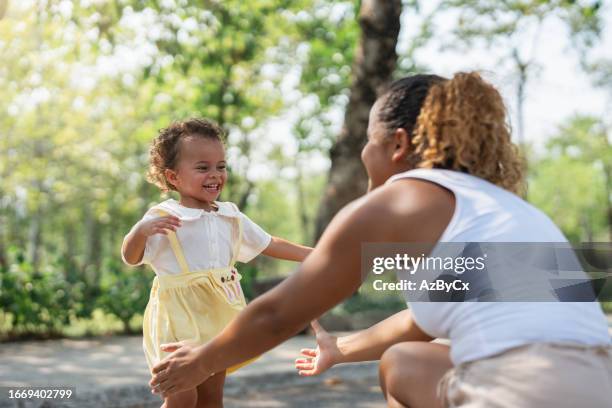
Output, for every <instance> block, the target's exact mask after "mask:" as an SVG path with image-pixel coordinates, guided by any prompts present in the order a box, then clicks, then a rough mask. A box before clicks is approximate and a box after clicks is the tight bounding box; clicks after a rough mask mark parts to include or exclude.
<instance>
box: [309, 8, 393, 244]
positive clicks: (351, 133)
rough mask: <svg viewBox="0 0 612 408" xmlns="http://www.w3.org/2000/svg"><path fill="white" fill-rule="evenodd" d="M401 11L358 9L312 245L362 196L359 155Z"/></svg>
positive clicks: (386, 74)
mask: <svg viewBox="0 0 612 408" xmlns="http://www.w3.org/2000/svg"><path fill="white" fill-rule="evenodd" d="M401 11H402V4H401V1H400V0H363V1H362V3H361V10H360V12H359V25H360V27H361V38H360V40H359V44H358V46H357V49H356V52H355V60H354V61H353V68H352V74H353V83H352V85H351V89H350V98H349V103H348V106H347V109H346V114H345V117H344V124H343V127H342V131H341V133H340V135H339V136H338V139H337V140H336V142H335V144H334V146H333V147H332V148H331V151H330V157H331V169H330V170H329V175H328V182H327V187H326V188H325V191H324V193H323V198H322V200H321V203H320V205H319V211H318V214H317V220H316V225H315V237H314V238H315V242H316V241H317V240H318V239H319V238H320V236H321V234H322V233H323V231H324V230H325V228H326V227H327V224H329V222H330V221H331V219H332V218H333V217H334V215H336V213H337V212H338V211H339V210H340V209H341V208H342V207H344V206H345V205H346V204H348V203H349V202H350V201H352V200H354V199H356V198H358V197H359V196H361V195H363V194H364V193H365V191H366V188H367V175H366V172H365V169H364V167H363V165H362V163H361V149H362V148H363V146H364V145H365V143H366V140H367V136H366V129H367V126H368V116H369V112H370V108H371V107H372V105H373V104H374V102H375V101H376V97H377V94H378V93H379V92H380V91H381V90H382V87H383V85H385V84H387V83H388V82H389V81H390V80H391V75H392V74H393V71H394V70H395V66H396V63H397V53H396V52H395V47H396V45H397V37H398V34H399V30H400V14H401Z"/></svg>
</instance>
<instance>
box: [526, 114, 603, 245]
mask: <svg viewBox="0 0 612 408" xmlns="http://www.w3.org/2000/svg"><path fill="white" fill-rule="evenodd" d="M608 137H609V136H608V135H607V133H606V132H605V128H603V127H602V125H601V122H600V121H599V120H598V119H596V118H593V117H588V116H576V117H574V118H572V119H570V120H569V121H568V122H567V123H566V124H565V125H563V126H561V128H560V129H559V133H558V134H557V135H556V136H555V137H553V138H551V139H550V140H549V142H548V144H547V150H548V153H547V155H546V156H545V157H542V158H539V159H536V160H535V161H534V163H532V164H531V165H530V177H529V201H531V202H532V203H533V204H534V205H535V206H536V207H538V208H541V209H542V210H543V211H544V212H546V213H547V214H548V215H549V216H550V217H551V218H552V219H553V221H555V223H556V224H557V225H558V226H559V227H560V228H561V229H562V230H563V232H564V233H565V234H566V235H567V236H568V238H569V239H570V240H571V241H573V242H576V243H577V242H581V241H608V240H609V232H610V225H609V224H608V219H607V211H608V208H609V207H610V205H611V204H610V200H611V199H612V197H610V191H612V185H611V184H610V183H611V180H610V174H612V173H610V169H612V147H611V146H610V143H609V140H608Z"/></svg>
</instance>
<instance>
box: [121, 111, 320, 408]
mask: <svg viewBox="0 0 612 408" xmlns="http://www.w3.org/2000/svg"><path fill="white" fill-rule="evenodd" d="M222 134H223V132H222V130H221V129H220V128H219V127H218V126H217V125H215V124H214V123H212V122H209V121H207V120H201V119H191V120H187V121H185V122H179V123H173V124H172V125H170V126H169V127H168V128H166V129H163V130H161V131H160V133H159V135H158V136H157V138H156V139H155V140H154V142H153V145H152V147H151V152H150V169H149V173H148V180H149V181H150V182H152V183H154V184H155V185H157V186H158V187H159V188H160V189H161V190H162V191H164V192H167V191H169V190H174V191H176V192H178V194H179V196H180V200H179V201H176V200H173V199H169V200H166V201H164V202H162V203H160V204H157V205H155V206H153V207H152V208H151V209H149V210H148V211H147V213H146V214H145V215H144V217H143V218H142V220H140V221H139V222H138V223H137V224H136V225H135V226H134V227H133V228H132V230H131V231H130V232H129V233H128V235H127V236H126V237H125V239H124V241H123V246H122V250H121V252H122V257H123V260H124V262H125V263H127V264H128V265H141V264H149V265H150V266H151V267H152V268H153V270H154V271H155V273H156V275H157V276H156V277H155V279H154V281H153V287H152V289H151V296H150V299H149V303H148V305H147V308H146V310H145V314H144V321H143V348H144V351H145V356H146V359H147V363H148V365H149V368H152V367H153V366H154V365H155V364H156V363H158V362H159V361H160V360H162V359H163V358H164V357H165V356H166V355H167V353H165V352H163V351H162V350H161V349H160V345H161V344H164V343H172V342H176V341H182V340H190V341H193V342H196V343H205V342H207V341H208V340H210V339H212V338H213V337H214V336H215V335H216V334H217V333H219V332H220V331H221V330H222V329H223V328H224V327H225V326H226V325H227V324H228V323H229V322H230V320H231V319H232V318H233V317H234V316H236V315H237V314H238V313H239V312H240V310H241V309H242V308H244V306H245V300H244V295H243V293H242V289H241V287H240V274H239V273H238V272H237V271H236V269H235V267H234V264H235V262H237V261H238V262H249V261H250V260H251V259H253V258H254V257H255V256H257V255H259V254H260V253H263V254H266V255H269V256H272V257H275V258H279V259H287V260H293V261H302V260H303V259H304V258H305V257H306V256H307V255H308V254H309V253H310V251H311V250H312V248H309V247H305V246H301V245H297V244H293V243H291V242H288V241H285V240H283V239H280V238H277V237H272V236H270V235H269V234H268V233H266V232H265V231H264V230H263V229H261V228H260V227H259V226H258V225H257V224H255V223H254V222H253V221H251V220H250V219H249V218H248V217H247V216H246V215H244V214H243V213H241V212H240V210H238V208H237V207H236V205H235V204H233V203H230V202H220V201H216V200H217V198H218V197H219V194H220V193H221V191H222V190H223V186H224V185H225V182H226V180H227V170H226V161H225V149H224V146H223V142H222ZM237 368H238V367H232V369H230V370H228V371H229V372H231V371H233V370H235V369H237ZM224 381H225V373H224V372H223V373H217V374H215V375H214V376H212V377H210V378H209V379H208V380H206V381H205V382H203V383H202V384H200V385H199V386H198V387H197V388H196V389H193V390H189V391H185V392H181V393H177V394H174V395H171V396H170V397H169V398H167V399H166V400H165V401H164V405H163V407H166V408H172V407H222V406H223V384H224Z"/></svg>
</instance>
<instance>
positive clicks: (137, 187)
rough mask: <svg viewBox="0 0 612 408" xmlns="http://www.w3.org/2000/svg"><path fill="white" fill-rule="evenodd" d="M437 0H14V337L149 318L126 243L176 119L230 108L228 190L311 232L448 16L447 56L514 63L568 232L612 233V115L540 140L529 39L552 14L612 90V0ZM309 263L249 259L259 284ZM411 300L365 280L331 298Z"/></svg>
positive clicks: (546, 178) (547, 205) (356, 305)
mask: <svg viewBox="0 0 612 408" xmlns="http://www.w3.org/2000/svg"><path fill="white" fill-rule="evenodd" d="M424 3H426V2H419V1H416V0H414V1H403V2H400V1H399V0H396V1H387V2H385V1H373V0H371V1H366V0H364V1H335V2H332V1H324V0H297V1H291V0H250V1H248V2H245V1H239V0H227V1H213V0H210V1H195V0H194V1H192V0H87V1H86V0H81V1H68V0H38V1H35V0H23V1H17V0H14V1H11V0H9V1H7V0H0V55H1V57H2V61H3V63H2V64H1V65H0V158H1V161H0V307H1V310H0V339H3V340H7V339H18V338H32V337H35V338H47V337H55V336H83V335H98V334H107V333H134V332H139V330H140V323H141V314H142V311H143V310H144V307H145V305H146V301H147V299H148V290H149V288H150V284H151V281H152V272H151V271H150V270H148V269H146V268H144V267H143V268H136V269H130V268H127V267H125V266H124V265H123V264H122V263H121V260H120V255H119V248H120V245H121V241H122V238H123V236H124V235H125V234H126V233H127V231H128V230H129V229H130V228H131V226H132V225H133V224H134V223H135V222H136V221H137V220H138V219H139V218H140V217H141V216H142V214H143V213H144V212H145V211H146V209H147V208H148V207H149V206H151V205H152V204H153V203H155V202H158V201H159V200H160V199H161V197H160V194H159V192H158V191H157V189H156V188H155V187H154V186H152V185H150V184H148V183H147V182H146V180H145V178H144V174H145V171H146V168H147V160H148V156H147V154H148V145H149V142H150V141H151V139H152V138H153V137H154V136H155V135H156V133H157V130H158V129H160V128H162V127H164V126H166V125H167V124H168V123H169V122H171V121H172V120H179V119H184V118H187V117H191V116H197V117H207V118H211V119H213V120H215V121H217V122H218V123H220V124H221V125H222V126H223V127H224V128H225V129H226V131H227V133H228V143H227V144H228V156H229V162H230V172H231V173H230V174H231V176H230V180H229V183H228V185H227V188H226V191H224V192H223V196H222V199H223V200H229V201H234V202H236V203H237V204H238V205H239V206H240V208H241V209H242V210H243V212H245V213H246V214H247V215H249V216H250V217H251V218H252V219H253V220H255V221H256V222H257V223H259V224H260V225H261V226H262V227H264V228H265V229H266V230H267V231H269V232H271V233H273V234H274V235H278V236H282V237H284V238H287V239H290V240H294V241H297V242H303V243H306V244H313V243H314V242H315V241H316V239H317V237H318V236H319V235H320V232H321V231H322V229H323V228H324V227H325V225H326V224H327V222H329V219H330V218H331V216H333V214H334V213H335V211H336V210H337V208H340V207H341V206H342V205H344V204H346V203H347V202H348V201H350V200H351V199H354V198H355V197H357V196H359V195H360V194H362V193H363V191H364V189H365V184H364V183H365V180H364V174H363V171H362V169H361V167H360V164H359V158H358V151H359V150H360V149H361V146H362V145H363V141H364V140H365V126H364V123H365V122H364V118H363V114H362V115H361V116H360V115H359V114H358V112H363V111H364V109H366V112H367V108H369V106H370V105H371V103H372V102H373V100H374V98H375V95H376V92H378V91H379V90H380V86H381V85H383V84H385V83H388V82H389V80H391V79H392V78H397V77H400V76H402V75H405V74H407V73H410V72H423V71H436V66H435V65H432V64H431V63H429V64H428V63H427V61H425V60H426V58H420V57H419V56H420V55H421V53H422V52H423V51H424V50H431V49H433V48H434V45H433V44H434V43H435V41H438V43H439V42H441V41H442V40H441V34H440V33H441V32H442V30H441V28H440V27H442V26H443V27H444V28H445V30H444V33H445V36H444V38H443V41H442V42H443V43H444V45H443V47H441V48H440V50H439V52H440V55H442V54H443V53H444V52H446V51H445V50H448V49H449V48H454V49H455V50H463V49H470V48H473V47H478V48H479V49H480V50H482V52H483V53H487V54H488V55H490V57H489V59H490V63H491V66H492V67H496V69H498V70H500V71H503V72H502V73H500V75H502V74H503V78H510V79H511V80H508V81H506V82H508V83H510V84H511V85H510V87H509V89H510V91H507V92H509V93H511V98H510V99H511V100H512V101H513V104H512V112H513V116H512V120H513V128H514V135H515V137H516V141H517V143H519V144H520V146H521V148H522V149H523V152H524V153H525V156H526V157H527V159H528V170H529V172H528V177H529V180H528V181H529V190H528V194H527V197H526V198H527V199H528V200H529V201H530V202H532V203H533V204H535V205H536V206H538V207H539V208H541V209H542V210H543V211H545V212H546V213H547V214H548V215H550V216H551V217H552V218H553V220H554V221H555V222H556V223H557V225H559V226H560V227H561V229H562V230H563V231H564V233H565V234H566V235H567V236H568V237H569V239H570V240H571V241H572V242H583V241H609V240H610V238H611V236H612V204H611V190H610V189H611V181H610V177H611V168H612V167H611V166H612V149H611V147H610V135H611V132H610V124H611V123H610V119H609V117H607V116H606V115H603V114H602V113H601V112H596V110H593V111H592V112H589V109H588V107H585V106H577V107H576V108H577V110H578V109H581V113H575V114H572V115H569V116H568V117H564V118H560V119H559V121H558V123H556V124H555V125H556V129H557V130H556V131H554V132H553V133H552V134H550V135H548V137H547V138H546V140H545V142H543V143H542V144H541V145H540V146H538V144H537V143H535V142H534V141H533V140H530V138H529V134H528V132H525V128H526V127H527V128H528V126H529V121H528V120H527V118H528V117H529V115H528V114H526V112H525V110H526V105H525V100H526V98H527V97H528V96H529V92H528V91H529V89H530V86H531V85H532V84H533V83H534V82H537V81H539V80H540V76H539V74H538V72H539V71H540V70H541V66H542V64H543V63H544V62H543V61H539V60H538V58H537V53H531V54H530V52H529V51H528V50H527V51H526V49H530V48H529V47H530V44H531V43H532V42H535V41H536V39H537V38H538V35H539V34H538V33H539V32H540V30H542V29H545V27H547V26H546V24H548V22H549V21H551V20H552V21H554V22H555V24H557V25H558V26H561V27H563V29H564V31H563V32H564V33H565V35H566V38H563V39H559V41H564V42H566V43H567V44H568V45H567V47H568V49H571V50H572V51H571V52H568V54H567V61H564V63H568V64H573V65H574V66H575V70H576V72H580V75H585V76H586V77H587V78H589V80H590V81H592V83H593V84H594V86H596V87H598V89H600V90H603V91H604V92H608V95H612V63H611V61H610V60H609V59H606V58H607V57H609V55H608V56H606V55H604V56H603V57H602V56H601V55H600V54H598V52H597V50H599V49H601V47H602V41H603V38H602V37H603V34H602V33H604V32H606V29H607V22H608V20H609V17H610V10H611V8H610V7H611V5H610V4H609V3H607V2H601V1H587V0H585V1H565V0H557V1H541V0H520V1H519V0H511V1H504V2H499V1H487V0H441V1H436V2H427V3H428V6H425V5H424ZM431 3H435V7H432V6H431ZM400 12H401V13H402V14H401V18H400V14H399V13H400ZM400 21H401V30H402V36H403V40H401V41H400V42H399V43H398V36H399V33H398V32H397V30H399V29H400ZM406 22H410V30H408V29H407V28H406ZM531 33H535V34H533V35H532V34H531ZM530 36H533V38H531V37H530ZM526 37H527V38H526ZM532 40H533V41H532ZM385 47H386V49H390V50H391V51H392V52H390V53H387V54H384V55H376V52H375V50H377V49H385ZM395 49H397V53H395V52H393V50H395ZM436 49H437V48H436ZM383 67H387V68H388V69H387V70H385V69H383ZM474 68H478V67H476V66H475V67H474ZM387 71H388V72H387ZM451 73H452V72H451ZM445 74H446V73H445ZM585 92H588V90H585ZM360 109H361V110H360ZM345 113H346V114H345ZM351 113H355V114H353V115H351ZM527 113H528V112H527ZM366 120H367V116H366ZM353 129H358V130H356V131H354V130H353ZM359 129H361V130H359ZM347 145H348V146H350V147H351V148H349V149H347V148H345V147H346V146H347ZM343 166H344V167H343ZM347 166H348V167H347ZM350 166H353V167H350ZM341 168H345V169H355V168H358V169H359V170H357V171H345V172H344V173H342V172H341V171H340V170H339V169H341ZM351 183H354V184H351ZM342 185H348V186H350V189H348V191H345V192H342V190H341V188H340V187H341V186H342ZM354 186H356V187H354ZM338 188H340V190H338ZM337 191H340V193H337V194H333V192H337ZM294 267H295V266H294V265H293V264H291V263H286V262H277V261H273V260H271V259H267V258H265V257H261V258H259V259H257V260H256V261H254V262H252V263H250V264H248V265H242V266H241V272H242V273H243V275H244V276H245V279H244V284H245V292H246V293H247V295H248V296H249V297H252V296H253V294H254V292H253V283H254V282H256V281H261V280H265V279H268V278H274V277H282V276H285V275H287V274H289V273H290V272H291V271H292V269H293V268H294ZM605 306H606V307H607V308H608V309H610V305H609V304H608V305H605ZM401 307H402V301H401V299H399V298H388V297H387V298H384V299H383V298H380V297H377V295H376V294H374V293H372V291H371V289H368V287H367V286H364V288H363V289H362V291H361V292H360V294H358V295H356V296H354V297H353V298H351V299H349V300H348V301H347V302H345V303H343V304H342V305H340V306H338V307H337V308H336V309H335V312H337V313H338V314H339V315H351V314H355V313H358V312H362V311H367V310H382V311H384V312H385V313H391V312H393V311H395V310H398V309H399V308H401Z"/></svg>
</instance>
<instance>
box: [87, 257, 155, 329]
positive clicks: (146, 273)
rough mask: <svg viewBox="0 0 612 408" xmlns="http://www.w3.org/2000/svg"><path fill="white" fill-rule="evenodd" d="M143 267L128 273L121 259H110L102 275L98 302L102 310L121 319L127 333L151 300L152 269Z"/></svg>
mask: <svg viewBox="0 0 612 408" xmlns="http://www.w3.org/2000/svg"><path fill="white" fill-rule="evenodd" d="M143 269H144V268H138V269H136V270H130V271H129V272H127V273H126V271H125V266H124V265H122V264H121V262H120V260H116V259H109V260H108V262H107V265H106V268H105V271H104V273H103V275H102V280H101V288H100V289H101V295H100V296H99V297H98V299H97V302H96V303H97V304H98V306H99V307H100V308H101V310H103V311H105V312H107V313H110V314H112V315H114V316H117V317H118V318H119V320H121V322H122V324H123V331H124V332H125V333H130V332H131V331H132V329H131V326H130V321H132V319H133V318H134V316H136V315H138V314H142V313H143V312H144V309H145V307H146V306H147V301H148V300H149V291H150V289H151V282H152V273H151V272H152V271H150V270H148V268H147V270H143Z"/></svg>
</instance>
